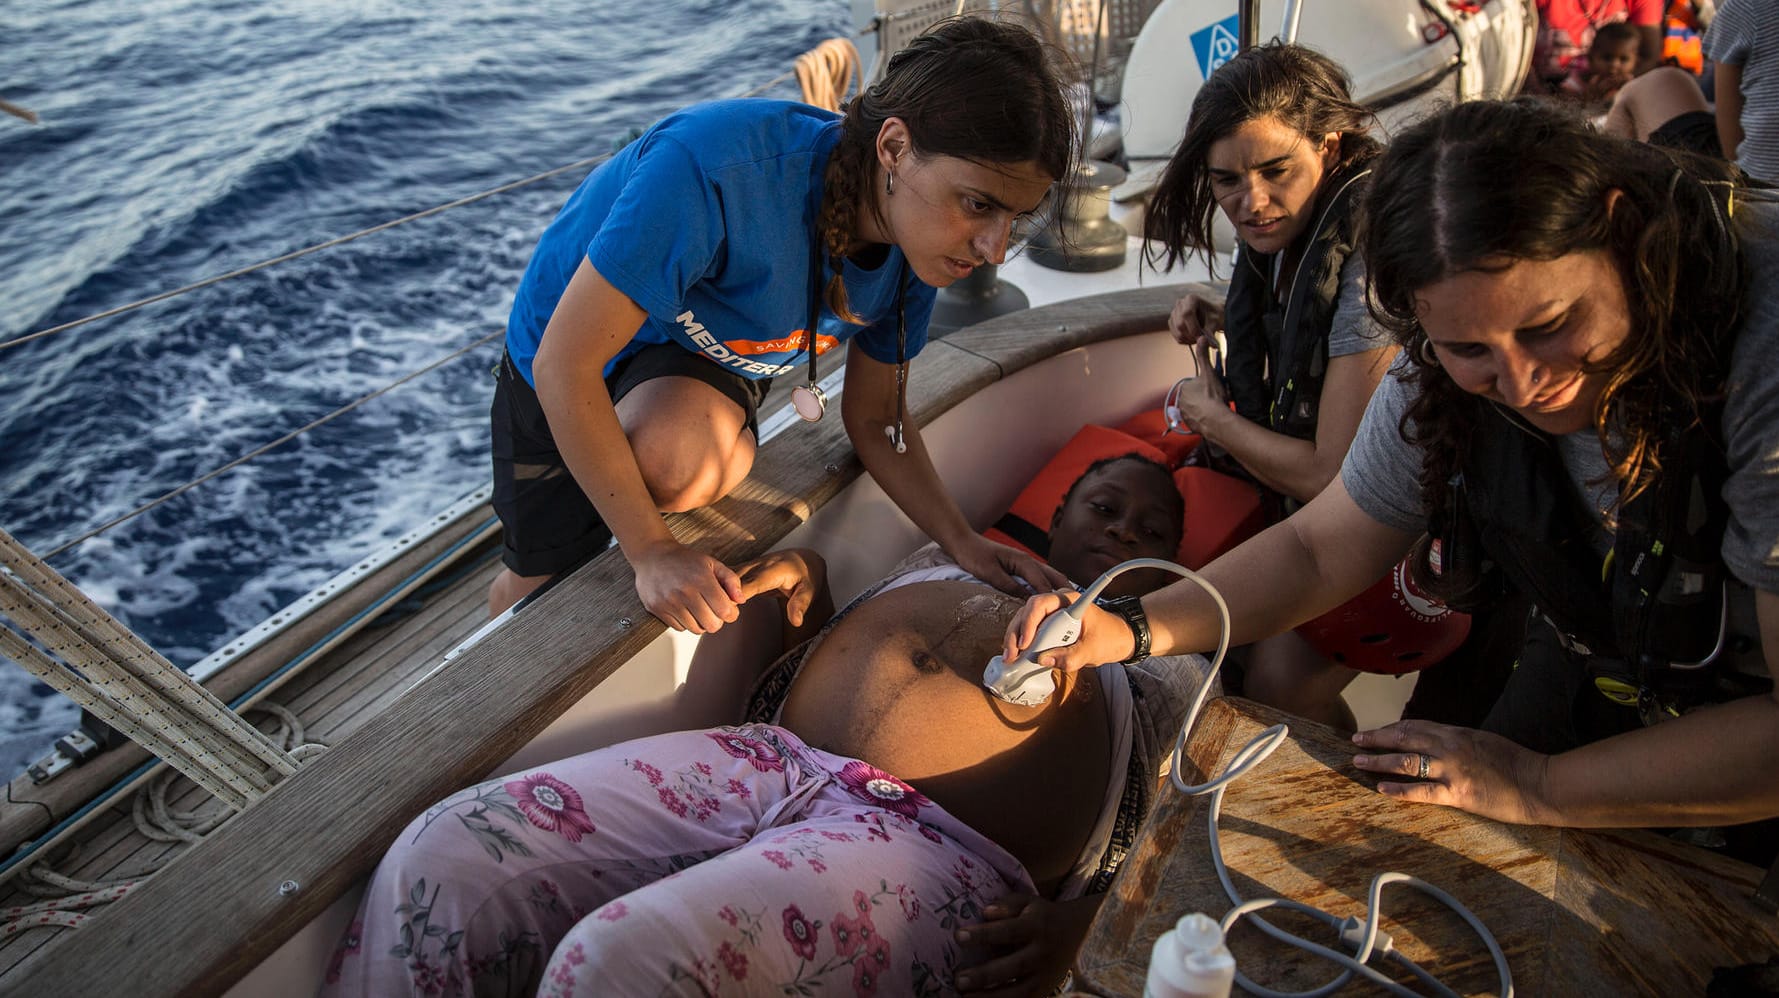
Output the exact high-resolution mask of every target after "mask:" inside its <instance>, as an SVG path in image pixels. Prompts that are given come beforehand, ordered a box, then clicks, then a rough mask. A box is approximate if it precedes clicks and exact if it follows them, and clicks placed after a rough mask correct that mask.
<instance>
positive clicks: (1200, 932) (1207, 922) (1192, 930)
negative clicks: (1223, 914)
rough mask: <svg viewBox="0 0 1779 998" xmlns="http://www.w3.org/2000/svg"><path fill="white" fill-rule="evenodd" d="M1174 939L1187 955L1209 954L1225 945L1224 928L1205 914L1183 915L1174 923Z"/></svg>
mask: <svg viewBox="0 0 1779 998" xmlns="http://www.w3.org/2000/svg"><path fill="white" fill-rule="evenodd" d="M1174 937H1175V938H1176V939H1178V940H1180V945H1181V946H1182V947H1183V948H1184V949H1185V950H1186V952H1187V953H1189V954H1192V953H1208V952H1210V951H1213V950H1216V949H1218V948H1220V947H1222V945H1223V927H1222V926H1220V925H1218V924H1217V920H1216V919H1214V918H1212V917H1211V916H1209V915H1206V914H1204V913H1203V912H1196V911H1195V912H1193V913H1192V914H1190V915H1182V916H1181V917H1180V920H1179V921H1178V922H1175V923H1174Z"/></svg>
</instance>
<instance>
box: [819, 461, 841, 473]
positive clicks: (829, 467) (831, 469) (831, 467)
mask: <svg viewBox="0 0 1779 998" xmlns="http://www.w3.org/2000/svg"><path fill="white" fill-rule="evenodd" d="M822 470H823V471H825V472H827V473H828V474H830V475H838V474H840V466H839V465H837V464H832V463H830V464H824V465H822Z"/></svg>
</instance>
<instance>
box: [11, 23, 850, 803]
mask: <svg viewBox="0 0 1779 998" xmlns="http://www.w3.org/2000/svg"><path fill="white" fill-rule="evenodd" d="M852 30H853V26H852V24H851V17H850V14H849V10H848V5H847V3H846V2H845V0H816V2H811V0H665V2H662V0H652V2H648V0H572V2H568V0H527V2H524V3H518V2H512V0H476V2H474V3H470V2H435V3H414V2H393V0H357V2H347V0H286V2H282V3H277V4H269V3H261V2H248V0H234V2H228V0H220V2H219V0H209V2H206V0H34V2H31V3H11V4H5V5H4V6H0V38H4V39H5V40H6V41H5V44H4V45H3V46H0V99H5V100H7V101H10V102H12V103H14V104H18V105H22V106H24V107H27V108H29V109H31V110H33V111H35V112H36V113H37V114H38V115H40V116H41V123H40V124H37V125H30V124H27V123H26V122H24V121H21V120H18V119H16V118H12V117H9V116H5V115H0V342H6V341H12V340H15V339H17V338H18V337H21V336H25V335H27V334H30V333H32V332H35V331H38V330H41V329H45V328H48V327H51V326H54V325H57V324H60V323H64V322H68V321H71V320H74V319H77V318H80V317H83V316H86V315H90V314H93V313H96V312H100V311H104V310H106V309H109V308H113V307H115V306H118V305H121V304H124V303H127V302H130V301H134V300H137V299H140V298H145V297H148V296H150V295H153V294H157V293H159V292H162V291H166V290H169V289H172V288H175V287H179V286H182V285H185V284H190V283H193V282H196V281H200V280H202V279H204V278H207V277H210V276H213V275H216V274H221V273H224V272H227V271H230V270H234V269H237V268H240V267H244V266H247V265H250V264H253V263H256V262H258V261H261V260H265V259H268V258H271V257H276V256H279V255H281V254H284V253H288V252H290V251H292V250H296V249H299V248H302V247H305V246H309V245H312V244H315V243H320V242H323V241H326V240H329V239H332V238H334V237H337V236H341V235H345V234H347V233H351V232H354V231H357V230H359V229H363V228H367V227H369V226H373V225H376V224H378V223H382V222H385V221H388V220H391V219H394V218H398V217H401V216H403V215H407V214H410V213H413V212H416V211H420V210H423V209H426V208H429V207H432V206H434V205H438V204H442V203H445V202H448V201H452V200H455V199H458V198H462V197H465V196H468V195H471V194H475V193H477V192H480V191H483V190H487V189H489V188H493V187H496V186H499V185H501V184H504V183H507V182H509V181H513V180H517V179H520V178H524V177H528V176H532V175H534V174H537V173H540V172H543V171H545V170H549V169H551V168H554V167H557V166H561V165H564V164H567V163H571V162H574V161H577V160H580V159H584V158H586V157H589V156H594V155H597V154H602V153H609V152H610V151H611V150H612V149H613V147H614V144H615V143H616V142H618V141H621V139H622V137H624V136H625V135H627V134H629V133H631V132H632V131H633V130H634V129H638V128H641V127H644V126H646V125H647V124H649V123H650V122H651V121H654V120H656V119H657V118H659V117H661V116H662V115H663V114H666V113H668V112H671V111H673V110H675V109H677V108H679V107H682V106H684V105H686V104H689V103H692V102H695V101H698V100H702V99H708V98H716V97H732V96H738V95H740V94H743V93H745V92H748V91H750V90H753V89H755V88H757V87H759V86H760V85H761V84H764V83H767V82H768V81H770V80H772V79H773V78H774V77H777V76H779V75H780V74H782V73H784V72H786V71H787V70H789V69H790V68H791V65H792V61H793V60H794V59H795V57H796V56H797V55H798V54H799V53H801V52H803V51H806V50H808V49H810V48H812V47H814V46H815V45H817V44H818V43H820V42H821V41H822V40H824V39H826V38H830V37H834V36H836V35H844V34H850V33H851V32H852ZM765 93H766V95H767V96H776V97H795V96H796V94H797V90H796V84H795V81H794V80H791V81H785V82H780V83H778V84H776V85H775V86H773V87H772V88H770V89H768V90H767V91H766V92H765ZM581 176H582V172H581V171H578V170H577V171H571V172H569V173H567V174H563V175H559V176H557V177H555V178H553V179H550V180H548V181H544V182H541V183H538V184H535V185H532V186H528V187H524V188H522V189H519V190H516V191H513V192H511V193H507V194H502V195H497V196H494V197H492V198H489V199H486V200H483V201H479V202H477V203H474V204H471V205H468V206H465V207H462V208H457V209H453V210H451V211H447V212H444V213H442V214H440V215H436V216H433V217H430V218H427V219H424V220H421V221H418V222H414V223H411V224H407V225H403V226H399V227H397V228H394V229H391V230H387V231H384V232H381V233H378V234H375V235H372V236H369V237H366V238H363V239H359V240H356V241H353V242H349V243H346V244H344V245H342V246H339V247H336V248H333V249H329V250H325V251H322V252H320V253H317V254H313V255H310V256H306V257H303V258H300V259H298V260H295V261H293V262H290V263H287V264H283V265H280V266H278V267H275V268H272V269H270V270H266V271H260V272H257V273H254V274H251V275H249V276H247V277H244V278H240V279H236V280H232V281H228V282H224V283H221V284H217V285H213V286H210V287H206V288H204V289H202V290H199V291H196V292H193V293H190V294H186V295H182V296H180V297H177V298H174V299H172V300H169V301H165V302H162V303H159V304H155V305H151V306H148V307H147V308H144V309H141V310H139V311H136V312H132V313H129V314H127V315H123V316H119V317H116V318H112V319H107V320H102V321H100V322H97V323H93V324H89V325H84V326H80V327H77V328H75V329H72V330H70V331H67V332H64V333H60V334H57V335H54V336H48V337H43V338H40V339H37V340H33V341H31V342H28V343H25V344H23V345H20V346H15V347H11V348H3V349H0V527H4V528H5V529H6V530H7V531H9V532H11V533H12V534H13V535H14V536H16V537H18V538H19V539H20V540H21V541H23V542H24V543H25V544H26V545H27V546H29V547H30V548H32V549H33V550H35V551H38V552H41V553H48V552H51V551H55V550H56V549H58V548H62V547H63V546H64V545H67V544H68V543H69V542H70V541H72V540H74V539H75V538H78V537H80V536H81V535H83V534H85V533H87V532H88V531H90V530H92V529H93V528H96V527H98V526H100V525H102V524H104V523H106V522H107V521H110V520H112V519H114V518H116V517H119V516H121V515H123V514H125V513H127V512H129V511H131V510H133V509H135V508H136V507H138V506H140V505H142V504H144V503H147V502H149V501H150V500H153V499H155V498H156V497H159V496H162V495H164V494H166V493H168V492H170V491H172V490H174V489H176V488H177V487H179V486H181V485H183V484H185V483H187V482H190V481H192V480H194V479H196V478H198V477H200V476H202V475H204V474H206V473H207V472H209V471H211V470H212V469H215V468H217V467H219V466H221V465H223V464H226V463H228V462H229V461H232V460H234V459H235V458H237V457H239V456H241V455H243V454H246V453H248V452H249V451H252V450H255V449H256V448H259V447H261V446H263V445H265V444H268V443H270V442H272V441H274V440H277V439H278V438H280V437H282V436H284V435H285V434H287V433H289V432H291V431H292V430H295V429H297V428H298V427H301V426H303V425H304V424H306V423H308V422H310V421H312V420H315V419H317V418H318V417H321V416H323V415H325V414H327V413H329V412H331V411H332V410H334V409H336V408H338V407H340V406H342V405H345V404H346V403H349V402H351V401H352V400H354V399H357V398H359V397H361V396H363V395H366V394H368V393H371V392H374V391H376V390H378V389H380V388H383V387H385V386H387V385H389V384H390V383H392V382H394V381H396V380H397V379H399V378H402V377H403V376H405V375H407V374H409V373H410V372H412V371H415V370H417V369H419V368H421V367H424V366H426V365H428V364H431V363H433V362H435V361H437V360H439V359H440V358H443V357H446V356H447V355H450V354H451V353H453V352H454V351H457V350H459V349H460V348H462V347H464V346H466V345H468V344H470V343H473V342H475V341H477V340H479V339H481V338H483V337H486V336H488V335H489V334H491V333H498V332H499V331H500V330H501V329H502V328H503V326H504V322H505V318H506V312H507V308H508V306H509V305H510V303H511V299H512V291H513V288H514V287H515V286H516V284H517V282H518V278H519V275H520V273H521V271H522V270H523V269H524V266H525V262H526V259H527V257H528V255H529V253H530V250H531V247H532V245H533V243H534V242H535V240H536V239H537V237H538V235H539V233H541V232H542V230H543V228H544V226H545V225H546V224H547V223H548V222H549V220H550V218H551V217H552V215H553V214H554V213H555V211H556V209H557V207H559V206H560V204H561V203H562V201H563V200H564V199H565V198H566V196H567V194H568V192H569V191H570V190H572V189H573V187H574V186H575V184H577V183H578V182H579V181H580V179H581ZM499 352H500V344H499V339H498V337H496V338H495V339H494V340H493V341H491V342H489V343H487V344H484V345H482V346H479V347H477V348H475V349H473V350H470V351H468V352H467V353H465V354H463V355H462V356H460V357H458V358H456V359H455V360H452V361H450V362H449V363H447V364H445V365H443V366H441V367H439V368H438V369H437V370H435V371H433V372H431V373H429V374H426V375H424V376H422V377H419V378H417V379H415V380H413V381H411V382H409V383H407V384H405V385H403V386H401V387H399V388H396V389H394V390H392V391H390V392H389V393H388V394H386V395H383V396H380V397H378V398H376V399H374V400H372V401H370V402H369V403H367V404H365V405H363V406H361V407H359V408H356V409H354V410H352V411H351V412H349V413H347V414H346V415H345V416H343V417H341V418H339V419H337V420H335V421H333V422H330V423H328V424H327V425H325V426H323V427H321V428H319V429H316V430H314V431H312V432H309V433H306V434H304V435H302V436H300V437H298V438H297V439H295V440H294V441H292V442H290V443H287V444H284V445H282V446H280V447H278V448H276V449H274V450H272V451H270V452H269V453H267V454H265V455H264V456H263V457H260V458H257V459H255V460H253V461H251V462H249V463H247V464H245V465H243V466H241V467H239V468H238V469H236V470H233V471H230V472H227V473H225V474H223V475H221V476H218V477H216V478H215V479H213V480H211V481H209V482H206V483H205V484H203V485H200V486H198V487H196V488H194V489H192V490H190V491H188V492H185V493H183V494H181V495H179V496H177V497H176V498H174V499H172V500H170V501H168V502H166V503H164V504H162V505H160V506H157V507H156V508H154V509H153V510H151V511H150V512H148V513H146V514H144V515H141V516H138V517H135V518H133V519H130V520H128V521H127V522H125V523H123V524H121V525H118V526H116V527H113V528H110V529H108V530H106V531H104V532H103V533H101V534H99V535H98V536H96V537H94V538H92V539H89V540H84V541H81V542H80V543H78V544H76V545H74V546H73V547H70V548H68V549H67V550H65V551H62V552H61V553H58V554H55V555H54V556H53V557H51V558H50V563H51V565H52V566H54V567H55V568H56V569H57V570H58V571H60V572H61V573H63V574H64V575H66V576H68V577H69V578H70V579H72V580H73V581H74V582H75V583H76V584H77V585H79V586H80V587H81V588H82V589H83V590H85V591H86V592H87V593H88V594H90V595H91V596H92V597H94V598H95V599H96V600H97V601H98V602H99V603H100V604H101V605H103V606H104V607H105V608H106V609H107V610H109V611H110V612H112V613H113V614H115V615H117V616H118V617H119V618H120V619H122V620H123V621H124V623H126V624H127V625H128V626H129V627H131V628H132V629H134V630H135V631H136V632H137V633H138V634H141V635H142V636H143V637H144V638H145V639H146V640H147V641H148V642H149V643H150V644H151V645H153V646H154V647H155V648H157V649H159V650H160V651H161V652H162V653H163V654H165V655H166V656H167V657H168V658H170V659H171V660H172V661H174V662H175V663H178V664H180V665H182V666H190V665H191V664H193V663H195V662H197V661H198V660H199V659H201V658H203V657H204V656H205V655H207V654H209V653H210V652H211V651H212V650H214V649H215V648H217V647H219V646H220V645H222V644H223V643H225V642H226V641H227V640H229V639H230V638H232V637H233V636H235V635H236V634H238V633H240V632H241V631H243V630H245V629H247V628H248V627H251V626H252V625H253V624H255V623H257V622H259V621H260V620H261V619H263V618H265V617H267V616H269V615H270V614H271V613H272V612H274V611H275V610H277V609H278V608H280V607H282V606H284V605H286V604H288V603H289V602H291V601H292V600H294V599H296V598H297V597H299V596H301V595H303V594H304V593H306V592H308V591H309V590H310V589H312V588H313V587H315V586H316V585H318V584H320V583H321V582H323V581H325V580H327V579H329V578H331V577H332V576H333V575H335V574H337V573H338V572H340V571H342V570H344V569H345V568H347V567H349V566H351V565H352V564H354V563H356V562H357V561H359V560H360V559H362V558H364V557H366V556H367V555H369V554H371V553H373V552H374V551H376V550H377V549H378V548H380V547H381V546H382V545H383V544H385V543H387V542H388V541H390V540H392V539H394V538H396V537H398V536H400V535H401V534H403V533H405V532H406V531H408V530H409V529H411V528H412V527H414V526H415V525H417V524H418V523H420V522H421V521H423V520H424V519H425V518H426V517H427V516H429V515H430V514H433V513H436V512H438V511H440V510H442V509H444V508H445V507H446V506H448V505H450V504H451V503H452V502H453V501H454V500H456V499H457V498H459V497H460V496H463V495H465V494H466V493H468V492H470V491H471V490H473V489H475V488H477V487H479V486H481V485H483V484H484V483H485V482H486V481H487V479H488V475H489V470H488V456H487V436H488V402H489V399H490V396H491V392H492V387H493V383H492V380H491V379H490V377H489V373H488V372H489V369H490V367H491V366H492V365H493V364H494V362H495V361H496V360H497V359H498V357H499ZM77 717H78V714H77V712H76V710H75V709H74V708H73V707H72V705H70V704H68V703H67V702H66V701H64V700H62V699H61V698H60V697H59V696H57V695H55V694H53V693H51V692H50V691H49V690H48V689H47V688H45V687H43V686H41V685H39V684H37V683H36V682H35V681H34V680H33V679H31V678H30V677H29V676H28V675H26V674H25V673H24V672H23V671H22V670H20V669H18V668H17V667H16V666H13V665H12V664H10V663H5V662H4V661H3V660H0V766H5V767H10V768H9V769H8V770H7V772H16V771H18V770H19V769H20V768H22V765H23V764H24V763H25V762H26V761H28V760H29V759H31V758H34V757H35V756H36V755H38V754H41V752H42V751H43V750H44V749H46V748H47V747H48V745H49V742H50V741H51V740H52V739H53V738H54V737H55V736H56V735H58V734H60V733H62V732H65V731H67V730H69V729H70V728H71V727H72V726H73V725H74V724H75V723H76V720H77Z"/></svg>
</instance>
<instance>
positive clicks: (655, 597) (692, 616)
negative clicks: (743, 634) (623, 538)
mask: <svg viewBox="0 0 1779 998" xmlns="http://www.w3.org/2000/svg"><path fill="white" fill-rule="evenodd" d="M630 565H631V567H632V568H634V569H635V570H636V594H637V595H638V596H639V597H641V598H642V605H643V607H644V608H646V609H647V610H648V611H649V612H650V613H652V614H654V615H655V616H657V617H659V618H661V622H662V623H663V624H666V625H667V626H668V627H671V628H673V629H675V630H679V631H691V632H692V633H693V634H710V633H713V632H715V631H716V630H717V629H719V628H721V627H722V626H723V625H724V624H726V623H729V622H731V621H733V620H734V619H735V618H736V616H737V615H738V614H739V613H740V611H739V610H738V609H737V604H740V603H742V602H744V601H745V600H746V599H747V597H746V596H745V595H744V594H743V593H742V589H741V580H740V579H739V578H738V577H736V575H735V573H734V572H732V571H730V570H729V566H727V565H725V564H723V563H722V562H720V561H718V560H716V559H715V558H712V557H711V556H710V555H707V554H705V553H703V552H701V551H694V550H693V549H691V548H689V547H686V546H685V545H683V544H681V543H679V542H678V541H672V540H669V541H664V542H662V543H660V544H658V545H656V546H654V547H652V548H649V549H648V550H646V551H643V552H642V553H641V554H640V555H639V556H637V557H635V558H632V559H631V560H630Z"/></svg>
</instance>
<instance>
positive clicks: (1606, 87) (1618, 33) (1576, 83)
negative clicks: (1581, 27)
mask: <svg viewBox="0 0 1779 998" xmlns="http://www.w3.org/2000/svg"><path fill="white" fill-rule="evenodd" d="M1637 44H1638V39H1637V29H1636V28H1633V27H1631V25H1630V24H1629V23H1628V22H1625V21H1613V22H1612V23H1610V24H1602V25H1600V26H1599V27H1598V28H1596V29H1594V39H1593V41H1592V42H1590V43H1589V44H1588V54H1587V59H1586V60H1585V61H1582V62H1580V63H1579V64H1578V65H1576V66H1573V67H1571V68H1570V70H1569V77H1568V78H1567V79H1565V80H1564V81H1563V87H1562V92H1563V94H1564V95H1565V96H1568V97H1572V98H1574V99H1576V100H1579V101H1581V102H1582V103H1584V104H1586V105H1588V106H1589V107H1590V108H1593V109H1595V110H1598V111H1601V112H1604V111H1605V110H1606V108H1607V107H1609V106H1610V105H1611V104H1612V98H1613V97H1614V96H1615V95H1616V94H1617V93H1618V88H1620V87H1622V86H1624V85H1625V84H1627V83H1629V82H1631V75H1632V71H1633V70H1634V69H1635V68H1636V65H1637Z"/></svg>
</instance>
